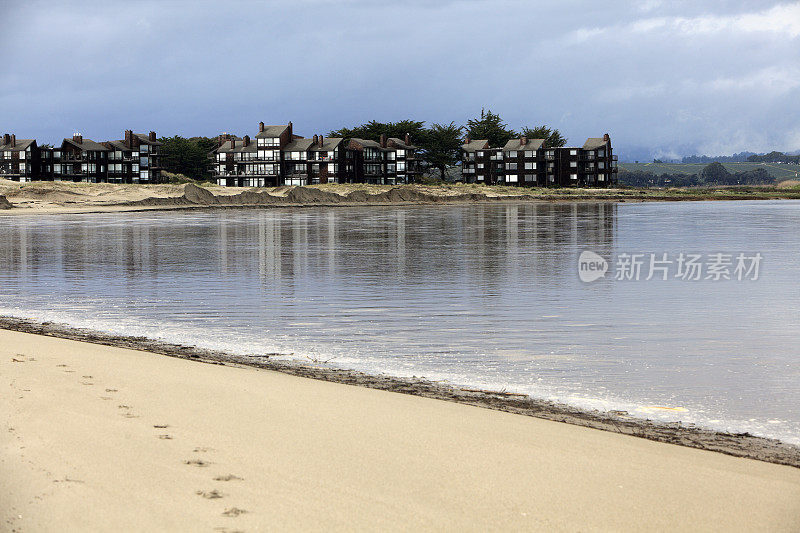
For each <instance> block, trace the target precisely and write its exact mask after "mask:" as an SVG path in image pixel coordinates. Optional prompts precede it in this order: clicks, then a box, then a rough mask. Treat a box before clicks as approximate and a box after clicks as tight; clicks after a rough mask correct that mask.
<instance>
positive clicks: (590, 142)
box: [583, 137, 606, 150]
mask: <svg viewBox="0 0 800 533" xmlns="http://www.w3.org/2000/svg"><path fill="white" fill-rule="evenodd" d="M605 145H606V141H605V140H604V139H603V138H602V137H589V138H588V139H586V142H585V143H583V149H584V150H595V149H597V148H603V147H604V146H605Z"/></svg>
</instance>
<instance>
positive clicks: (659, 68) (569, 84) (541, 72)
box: [0, 0, 800, 157]
mask: <svg viewBox="0 0 800 533" xmlns="http://www.w3.org/2000/svg"><path fill="white" fill-rule="evenodd" d="M537 4H538V3H537ZM14 6H15V7H12V8H9V9H7V10H6V11H5V14H6V16H4V17H3V19H2V20H1V21H0V45H2V47H3V49H4V50H13V52H14V53H6V54H4V68H3V69H2V71H0V129H3V130H9V131H15V132H17V133H18V134H20V135H24V136H28V135H31V136H37V137H39V138H41V139H43V140H46V141H53V140H56V139H58V138H61V137H64V136H66V135H69V134H70V133H72V131H76V130H77V131H81V132H83V133H84V134H85V135H86V136H88V137H92V138H100V139H103V138H111V137H117V136H119V135H120V133H121V131H122V130H124V129H129V128H133V129H136V130H145V129H151V128H152V129H156V130H157V131H158V132H159V133H162V134H182V135H193V134H200V135H214V134H216V133H219V132H220V131H234V132H237V133H245V132H252V130H253V129H254V128H255V125H256V123H257V122H258V121H259V120H264V121H266V122H271V123H282V122H287V121H289V120H292V121H293V122H294V123H295V124H296V126H297V129H298V131H299V132H300V133H301V134H305V135H312V134H313V133H315V132H327V131H328V130H330V129H333V128H338V127H340V126H343V125H353V124H356V123H360V122H363V121H366V120H370V119H373V118H374V119H378V120H399V119H403V118H407V117H410V118H415V119H418V120H428V121H435V122H450V121H451V120H453V121H456V122H457V123H463V122H464V121H466V119H468V118H470V117H472V116H474V115H476V114H477V113H479V112H480V109H481V107H483V106H485V107H489V108H491V109H493V110H495V111H497V112H499V113H501V115H502V116H503V117H505V118H506V119H507V120H508V121H509V122H510V123H511V125H512V126H514V127H520V126H523V125H532V124H538V123H543V122H545V123H548V124H552V125H555V126H557V127H559V128H561V129H562V130H563V131H564V132H565V133H566V134H567V136H568V137H569V138H570V139H571V140H572V141H574V142H579V141H582V139H583V138H585V137H587V136H596V135H599V134H601V133H603V132H606V131H608V132H609V133H611V135H612V137H613V139H614V141H615V144H616V145H617V146H618V147H619V149H620V150H621V151H622V153H623V154H625V153H626V151H627V152H628V153H630V154H632V155H636V157H644V154H649V153H650V152H652V153H654V154H655V153H657V154H660V155H666V154H675V155H678V154H683V153H687V152H694V151H699V152H706V153H723V152H734V151H739V150H744V149H751V150H769V149H773V148H775V149H797V148H800V126H798V125H797V123H796V120H793V117H794V116H796V114H797V104H796V102H797V101H800V67H798V65H800V61H798V60H800V30H798V28H800V5H798V4H797V3H793V4H781V3H775V2H758V3H754V2H712V3H709V2H659V1H656V0H650V1H644V2H640V3H637V4H635V6H636V7H631V3H628V2H610V3H609V2H604V3H599V2H582V1H571V2H553V3H549V4H542V5H535V4H534V3H532V2H528V1H523V0H520V1H501V2H489V1H478V0H475V1H451V2H437V3H433V2H422V1H412V2H394V3H379V2H371V1H342V2H334V1H322V0H319V1H295V2H263V3H259V2H249V1H248V2H239V1H222V2H220V1H215V2H188V1H172V2H163V1H159V2H147V1H145V2H110V1H104V2H97V3H93V2H81V3H78V4H75V3H72V4H70V5H66V4H65V5H64V6H63V7H59V6H52V5H48V4H47V3H38V2H30V3H24V4H23V3H16V4H14ZM639 154H642V155H639Z"/></svg>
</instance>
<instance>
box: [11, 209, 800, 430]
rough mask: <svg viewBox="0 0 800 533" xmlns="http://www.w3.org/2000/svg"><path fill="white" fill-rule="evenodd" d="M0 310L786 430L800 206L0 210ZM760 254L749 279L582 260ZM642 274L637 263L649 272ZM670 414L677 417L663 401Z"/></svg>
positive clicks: (705, 421) (798, 396) (799, 299)
mask: <svg viewBox="0 0 800 533" xmlns="http://www.w3.org/2000/svg"><path fill="white" fill-rule="evenodd" d="M0 223H1V224H2V226H3V230H2V233H0V314H5V315H16V316H24V317H30V318H35V319H38V320H50V321H56V322H62V323H66V324H70V325H75V326H83V327H91V328H93V329H96V330H103V331H109V332H114V333H121V334H130V335H143V336H148V337H152V338H158V339H164V340H168V341H174V342H180V343H185V344H195V345H198V346H202V347H207V348H216V349H224V350H227V351H230V352H236V353H243V354H259V353H268V352H282V353H292V354H294V357H299V358H304V357H311V358H316V359H323V360H330V364H334V365H338V366H343V367H348V368H356V369H360V370H366V371H371V372H384V373H388V374H393V375H402V376H411V375H415V376H425V377H428V378H431V379H442V380H448V381H450V382H452V383H456V384H465V385H470V386H480V387H488V388H497V389H502V388H505V389H508V390H510V391H519V392H525V393H529V394H532V395H534V396H537V397H543V398H549V399H555V400H559V401H565V402H568V403H572V404H575V405H578V406H583V407H590V408H599V409H623V410H627V411H629V412H630V413H632V414H636V415H638V416H646V417H650V418H656V419H663V420H682V421H683V422H685V423H690V422H694V423H698V424H701V425H704V426H710V427H714V428H719V429H727V430H736V431H750V432H752V433H756V434H761V435H765V436H772V437H777V438H781V439H783V440H786V441H790V442H794V443H800V409H798V405H800V342H798V333H797V332H798V325H799V324H798V321H799V320H800V272H799V271H798V270H799V269H798V260H799V259H800V253H799V252H798V250H800V203H798V202H790V201H780V202H703V203H669V204H660V203H648V204H602V203H600V204H596V203H595V204H591V203H583V204H558V205H548V204H542V205H490V206H484V205H478V206H448V207H382V208H369V207H360V208H309V209H296V210H291V209H269V210H241V211H219V212H212V211H209V212H194V213H174V212H173V213H146V214H109V215H91V216H79V215H69V216H50V217H42V218H39V219H34V218H27V217H0ZM583 250H592V251H594V252H596V253H598V254H600V255H601V256H603V257H606V258H608V259H610V260H612V259H613V258H614V257H615V256H617V255H618V254H620V253H646V254H649V253H652V252H655V253H659V254H661V253H669V254H677V253H680V252H684V253H695V252H696V253H703V254H706V253H714V252H725V253H738V252H747V253H749V254H752V253H755V252H760V253H761V254H762V255H763V257H764V259H763V262H762V264H761V267H760V277H759V279H758V280H757V281H736V280H731V281H717V282H714V281H710V280H709V281H684V280H680V279H670V280H668V281H661V280H655V279H653V280H650V281H644V280H640V281H616V280H614V279H613V268H614V266H613V263H612V266H611V268H612V272H610V273H609V275H607V276H606V278H604V279H601V280H598V281H596V282H594V283H583V282H581V281H580V280H579V278H578V274H577V258H578V255H579V254H580V253H581V251H583ZM642 277H645V276H644V275H643V276H642ZM664 408H670V409H664Z"/></svg>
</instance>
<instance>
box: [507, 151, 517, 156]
mask: <svg viewBox="0 0 800 533" xmlns="http://www.w3.org/2000/svg"><path fill="white" fill-rule="evenodd" d="M506 155H507V156H508V157H517V151H516V150H511V151H509V152H508V153H507V154H506Z"/></svg>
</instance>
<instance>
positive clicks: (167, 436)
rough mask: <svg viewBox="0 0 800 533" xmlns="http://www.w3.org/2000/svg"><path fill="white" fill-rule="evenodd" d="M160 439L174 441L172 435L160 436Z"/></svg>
mask: <svg viewBox="0 0 800 533" xmlns="http://www.w3.org/2000/svg"><path fill="white" fill-rule="evenodd" d="M158 438H159V439H161V440H172V435H166V434H164V435H159V436H158Z"/></svg>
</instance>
